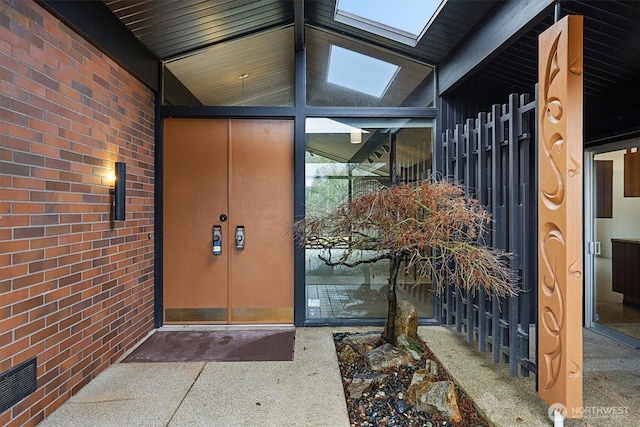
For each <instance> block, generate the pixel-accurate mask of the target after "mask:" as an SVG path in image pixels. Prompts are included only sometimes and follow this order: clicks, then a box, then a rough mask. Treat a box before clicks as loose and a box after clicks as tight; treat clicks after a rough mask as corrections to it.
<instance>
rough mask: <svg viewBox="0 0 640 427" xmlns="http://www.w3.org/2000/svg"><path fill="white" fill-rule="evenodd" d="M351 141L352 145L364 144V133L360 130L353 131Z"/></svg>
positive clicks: (350, 135)
mask: <svg viewBox="0 0 640 427" xmlns="http://www.w3.org/2000/svg"><path fill="white" fill-rule="evenodd" d="M349 141H350V142H351V143H352V144H360V143H361V142H362V131H361V130H360V129H351V131H350V132H349Z"/></svg>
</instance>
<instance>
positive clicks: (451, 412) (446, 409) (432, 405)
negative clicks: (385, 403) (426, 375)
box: [407, 380, 462, 423]
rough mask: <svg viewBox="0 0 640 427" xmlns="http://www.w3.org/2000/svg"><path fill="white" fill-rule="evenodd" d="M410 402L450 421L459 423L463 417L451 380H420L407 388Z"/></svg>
mask: <svg viewBox="0 0 640 427" xmlns="http://www.w3.org/2000/svg"><path fill="white" fill-rule="evenodd" d="M407 400H408V402H409V404H411V405H412V406H414V407H415V408H416V409H418V410H420V411H424V412H427V413H429V414H439V415H442V416H443V417H445V418H446V419H447V420H449V422H452V423H457V422H459V421H460V420H461V419H462V414H461V413H460V408H459V406H458V393H457V392H456V386H455V384H453V382H451V381H437V382H432V381H429V380H426V381H420V382H418V383H416V384H412V385H411V386H409V389H408V390H407Z"/></svg>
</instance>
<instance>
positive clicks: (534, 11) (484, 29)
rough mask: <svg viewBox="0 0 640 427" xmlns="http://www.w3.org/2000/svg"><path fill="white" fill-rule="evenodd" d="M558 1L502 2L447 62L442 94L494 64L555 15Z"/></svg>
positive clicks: (441, 78)
mask: <svg viewBox="0 0 640 427" xmlns="http://www.w3.org/2000/svg"><path fill="white" fill-rule="evenodd" d="M553 4H554V0H517V1H502V2H498V6H497V7H496V8H495V9H492V10H490V11H489V13H488V14H487V16H486V20H485V21H484V22H483V23H482V25H481V26H480V27H479V28H478V31H477V32H475V33H471V34H468V35H467V37H466V41H465V42H464V43H463V44H462V45H460V47H459V48H458V49H456V51H455V53H454V54H453V55H452V56H451V57H450V58H449V59H447V61H446V62H444V63H443V64H442V65H441V67H440V69H439V71H438V80H439V82H438V83H439V87H438V94H439V95H443V94H445V93H446V92H447V91H449V90H451V89H454V88H455V87H456V86H458V85H460V84H461V83H463V82H464V80H466V79H467V78H468V77H470V76H471V75H472V74H473V73H475V72H476V71H477V70H478V69H480V68H481V67H482V66H483V65H485V64H486V63H488V62H489V61H491V60H492V59H493V58H494V57H496V56H497V55H498V54H499V53H500V52H502V51H503V50H504V49H505V48H506V47H508V46H509V45H510V44H511V42H512V41H514V40H516V39H517V38H518V37H520V36H521V35H523V34H524V33H526V32H527V31H529V30H530V29H531V28H533V27H534V26H535V25H536V24H537V23H538V22H539V21H540V20H542V19H544V17H546V16H548V15H549V14H550V13H553Z"/></svg>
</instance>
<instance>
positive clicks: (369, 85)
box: [327, 45, 400, 98]
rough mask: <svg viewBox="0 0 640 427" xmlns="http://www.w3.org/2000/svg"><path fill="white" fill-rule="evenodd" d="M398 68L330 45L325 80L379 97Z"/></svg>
mask: <svg viewBox="0 0 640 427" xmlns="http://www.w3.org/2000/svg"><path fill="white" fill-rule="evenodd" d="M399 69H400V67H398V66H397V65H395V64H391V63H389V62H385V61H382V60H380V59H376V58H372V57H371V56H367V55H363V54H361V53H358V52H354V51H352V50H347V49H344V48H341V47H338V46H334V45H332V46H331V52H330V54H329V72H328V73H327V81H328V82H329V83H333V84H336V85H338V86H342V87H345V88H347V89H351V90H355V91H357V92H361V93H365V94H367V95H371V96H375V97H376V98H380V97H381V96H382V95H384V93H385V92H386V90H387V88H388V87H389V85H390V84H391V81H392V80H393V78H394V76H395V75H396V73H397V72H398V70H399Z"/></svg>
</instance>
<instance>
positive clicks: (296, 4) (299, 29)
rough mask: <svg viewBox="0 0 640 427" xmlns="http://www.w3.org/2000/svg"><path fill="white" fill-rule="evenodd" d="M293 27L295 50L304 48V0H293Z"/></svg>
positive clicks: (300, 50)
mask: <svg viewBox="0 0 640 427" xmlns="http://www.w3.org/2000/svg"><path fill="white" fill-rule="evenodd" d="M293 28H294V30H293V31H294V37H295V48H296V52H302V51H303V50H304V0H294V1H293Z"/></svg>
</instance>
